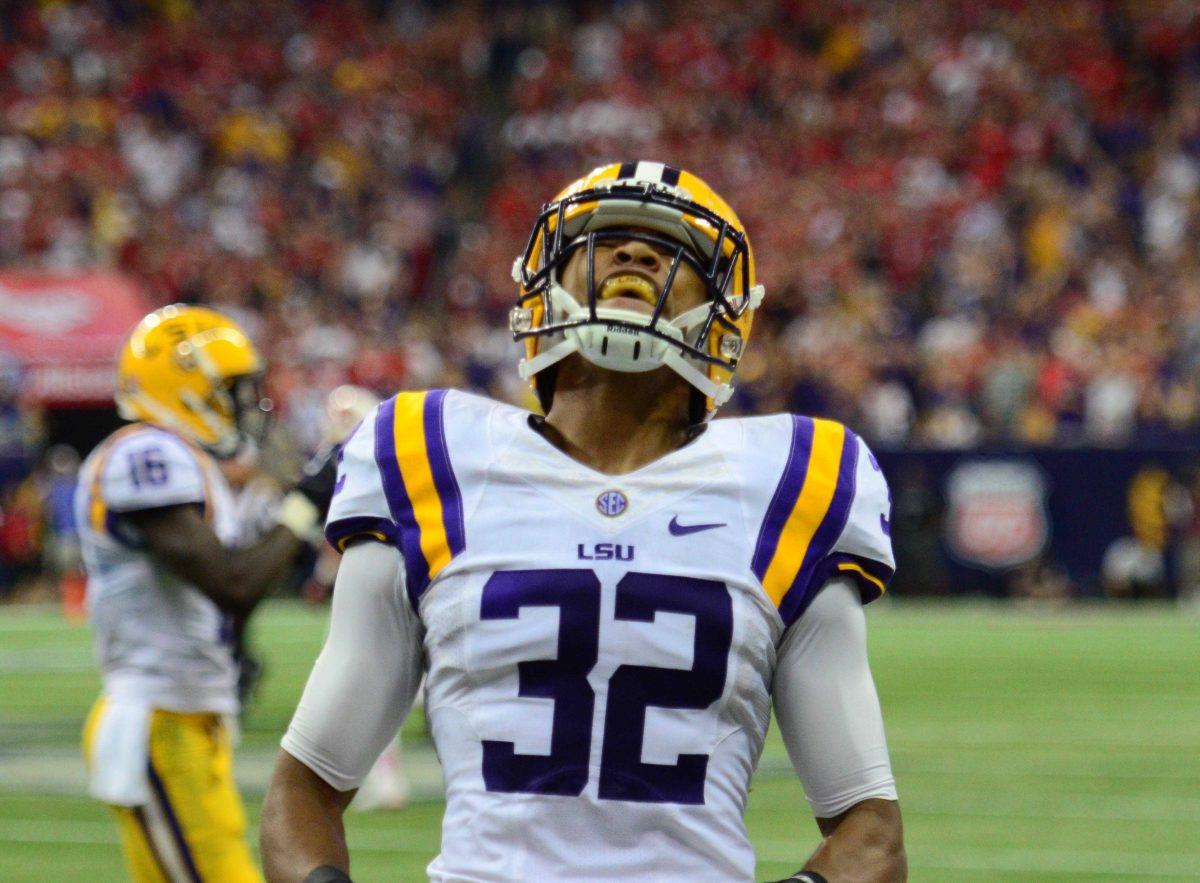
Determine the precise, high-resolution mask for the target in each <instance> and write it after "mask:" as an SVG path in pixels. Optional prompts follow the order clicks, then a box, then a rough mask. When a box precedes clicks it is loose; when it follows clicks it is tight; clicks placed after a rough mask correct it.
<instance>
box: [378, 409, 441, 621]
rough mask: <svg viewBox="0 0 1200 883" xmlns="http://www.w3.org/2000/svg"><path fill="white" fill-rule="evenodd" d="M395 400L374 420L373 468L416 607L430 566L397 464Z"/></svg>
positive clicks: (427, 579) (410, 596)
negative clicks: (376, 470) (395, 530)
mask: <svg viewBox="0 0 1200 883" xmlns="http://www.w3.org/2000/svg"><path fill="white" fill-rule="evenodd" d="M395 432H396V399H395V397H393V398H390V399H388V400H387V401H386V402H384V403H383V404H382V405H380V406H379V414H378V415H377V416H376V417H375V465H376V466H378V467H379V475H380V477H381V478H382V480H383V493H384V496H385V497H387V504H388V511H389V512H391V513H392V520H393V521H395V522H396V524H397V525H398V526H399V528H400V537H399V539H400V553H401V554H402V555H403V556H404V570H405V577H406V580H405V582H406V588H407V589H408V597H409V598H411V599H412V602H413V607H414V608H415V607H416V603H417V599H419V598H420V597H421V593H422V592H424V591H425V587H426V586H428V585H429V563H428V562H427V561H426V560H425V554H424V553H423V552H422V551H421V529H420V527H418V526H417V519H416V516H415V515H413V508H412V502H411V501H410V500H409V499H408V491H407V490H405V488H404V478H403V476H401V475H400V464H399V463H398V462H397V460H396V437H395Z"/></svg>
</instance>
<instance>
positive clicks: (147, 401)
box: [75, 305, 335, 883]
mask: <svg viewBox="0 0 1200 883" xmlns="http://www.w3.org/2000/svg"><path fill="white" fill-rule="evenodd" d="M262 371H263V365H262V362H261V360H260V358H259V356H258V353H257V352H256V350H255V348H254V346H253V344H252V343H251V342H250V340H249V338H248V337H247V336H246V335H245V334H244V333H243V332H242V330H241V328H239V327H238V326H237V324H236V323H234V322H233V321H232V320H231V319H229V318H228V317H227V316H224V315H222V314H220V313H218V312H216V311H214V310H210V309H206V308H203V307H192V306H182V305H176V306H169V307H163V308H162V309H160V310H156V311H155V312H153V313H151V314H150V315H148V316H146V317H145V318H144V319H143V320H142V321H141V323H139V324H138V326H137V327H136V328H135V329H134V331H133V333H132V334H131V336H130V338H129V340H128V341H127V342H126V344H125V347H124V349H123V350H122V353H121V356H120V362H119V366H118V389H117V394H116V401H117V407H118V410H119V412H120V413H121V416H123V417H124V418H125V419H127V420H130V421H132V422H131V423H130V425H128V426H126V427H124V428H122V429H120V430H118V431H117V432H115V433H113V434H112V435H110V436H109V437H108V438H107V439H106V440H105V441H104V442H102V443H101V444H100V445H99V446H98V447H97V448H96V450H95V451H93V452H92V454H91V455H90V456H89V457H88V459H87V460H86V461H85V463H84V465H83V467H82V469H81V471H80V479H79V488H78V490H77V492H76V500H75V506H76V514H77V520H78V523H79V524H80V526H81V527H80V537H81V543H82V547H83V556H84V563H85V565H86V567H87V575H88V592H87V601H88V613H89V618H90V620H91V623H92V629H93V631H94V638H95V652H96V659H97V662H98V663H99V665H100V669H101V675H102V680H103V692H102V695H101V697H100V699H99V700H98V701H97V702H96V704H95V706H94V707H93V709H92V713H91V714H90V716H89V718H88V723H87V725H86V728H85V733H84V755H85V758H86V760H87V763H88V768H89V773H90V783H89V790H90V792H91V793H92V795H93V796H94V797H96V798H98V799H100V800H102V801H104V802H105V803H107V804H109V805H110V806H111V807H112V809H113V812H114V814H115V816H116V819H117V823H118V827H119V828H120V833H121V843H122V848H123V850H124V853H125V859H126V865H127V867H128V870H129V874H130V876H131V877H132V878H133V879H134V880H138V881H162V880H170V881H190V883H195V881H201V880H213V881H217V880H220V881H235V883H241V881H254V880H261V879H262V877H261V875H260V874H259V871H258V868H257V867H256V865H255V863H254V860H253V857H252V855H251V853H250V849H249V846H248V844H247V843H246V836H245V832H246V819H245V813H244V811H243V809H242V804H241V800H240V798H239V796H238V793H237V790H236V788H235V786H234V781H233V774H232V761H231V757H230V736H229V731H228V729H227V727H226V725H225V719H226V718H228V717H230V716H232V715H234V714H236V712H237V710H238V700H237V667H236V664H235V661H234V657H233V646H232V637H233V635H232V622H233V618H234V617H235V616H236V617H242V618H244V617H245V616H246V615H248V614H249V611H250V610H251V609H252V608H253V607H254V605H255V604H256V603H257V602H258V601H259V600H260V599H261V598H262V597H263V595H264V594H265V593H266V592H267V591H268V590H269V589H270V588H271V587H272V586H273V585H275V584H276V582H277V581H278V579H279V578H280V577H281V576H282V575H283V573H284V572H285V571H286V569H287V568H288V567H289V566H290V565H291V563H292V561H293V560H294V558H295V556H296V553H297V552H299V551H300V550H301V548H302V547H303V546H304V544H306V543H309V542H313V541H314V536H315V537H317V538H318V539H319V536H320V522H321V520H322V518H323V516H324V511H325V509H326V507H327V505H328V501H329V498H330V496H331V495H332V493H333V481H334V478H335V472H334V465H333V460H332V458H329V459H327V460H325V461H322V460H317V461H314V464H311V466H310V469H309V471H308V472H307V473H306V475H305V477H304V479H302V481H301V483H300V484H299V485H298V486H297V488H296V489H295V490H293V491H292V492H291V493H290V494H289V495H288V496H287V497H286V498H285V499H284V501H283V503H282V505H281V507H280V510H279V515H278V521H279V523H278V524H277V525H275V526H274V527H273V528H272V529H270V530H268V531H267V532H266V534H265V535H264V536H262V537H261V538H259V539H258V540H256V541H255V542H253V543H250V544H248V545H242V546H241V547H239V548H234V546H235V545H236V544H237V543H236V541H237V538H238V536H239V533H240V529H241V525H239V523H238V518H237V513H236V508H235V503H234V498H233V494H232V491H231V490H230V487H229V485H228V483H227V482H226V479H225V477H224V475H223V474H222V472H221V469H220V468H219V466H218V463H217V461H216V459H214V458H226V457H230V456H232V455H234V454H236V453H238V452H239V451H240V450H242V449H243V448H244V447H245V446H246V445H247V444H249V443H251V440H252V439H253V438H254V437H255V436H258V435H259V434H260V433H261V431H262V429H264V428H265V421H266V418H267V410H268V409H267V407H266V406H267V405H268V404H269V402H267V401H266V400H265V399H263V397H262V395H261V392H260V387H261V377H262Z"/></svg>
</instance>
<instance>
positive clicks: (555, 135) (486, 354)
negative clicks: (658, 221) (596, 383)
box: [0, 0, 1200, 447]
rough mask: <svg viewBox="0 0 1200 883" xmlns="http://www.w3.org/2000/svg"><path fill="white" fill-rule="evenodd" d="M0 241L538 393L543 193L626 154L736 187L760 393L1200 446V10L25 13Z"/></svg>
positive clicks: (424, 376)
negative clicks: (519, 281)
mask: <svg viewBox="0 0 1200 883" xmlns="http://www.w3.org/2000/svg"><path fill="white" fill-rule="evenodd" d="M2 9H3V11H2V12H0V27H2V28H3V34H4V40H3V44H2V46H0V107H2V108H3V113H2V115H0V261H2V262H3V263H4V264H6V265H13V264H19V265H22V266H30V265H33V266H42V267H47V268H68V267H78V266H92V265H96V264H100V265H107V266H114V267H117V268H120V269H121V270H123V271H126V272H128V273H130V274H132V275H133V276H135V277H136V278H137V279H139V280H141V281H142V282H143V284H144V285H145V286H146V287H147V289H148V290H149V292H150V294H151V296H152V298H153V300H154V301H155V302H158V303H166V302H170V301H176V300H187V301H198V302H207V303H212V304H215V305H218V306H220V307H223V308H227V309H232V310H233V311H235V312H236V313H237V314H238V316H239V318H241V319H243V320H248V321H250V323H251V324H252V325H253V326H254V327H255V328H256V331H257V335H258V337H259V339H260V340H261V341H262V342H263V343H264V344H265V346H266V348H267V350H268V351H269V354H270V356H271V358H272V360H273V364H274V369H273V374H272V378H271V381H272V387H273V391H274V393H275V395H276V397H277V398H278V399H279V401H280V402H282V404H283V412H284V414H285V415H286V416H287V418H288V420H289V422H290V423H291V424H292V425H293V426H294V427H295V428H296V429H297V430H298V432H299V433H300V434H301V435H302V436H303V434H304V433H305V432H311V429H309V428H308V427H311V426H312V425H314V424H315V421H313V420H311V419H310V417H311V415H312V413H313V411H314V409H316V408H317V407H319V403H320V402H321V401H322V399H323V395H324V393H325V392H326V391H327V390H329V389H330V388H332V387H333V386H334V385H336V384H337V383H340V382H344V381H345V380H347V379H349V380H353V381H356V382H359V383H362V384H365V385H367V386H370V387H374V388H377V389H379V390H381V391H382V390H391V389H394V388H396V387H398V386H401V385H407V386H422V385H434V384H440V385H454V386H465V387H471V388H477V389H480V390H483V391H486V392H489V393H490V394H493V395H498V396H502V397H508V398H515V397H519V396H521V395H522V390H521V389H520V388H519V385H518V382H517V380H516V375H515V372H514V371H513V369H512V363H513V353H514V349H513V347H512V345H511V344H510V343H509V341H508V337H507V334H506V332H505V331H504V330H503V325H504V321H503V317H504V313H505V311H506V309H507V307H508V306H509V305H510V302H511V298H512V294H513V285H512V282H511V280H510V278H509V269H510V267H511V264H512V259H513V257H514V256H515V255H516V254H517V253H518V252H519V251H520V249H521V248H522V246H523V244H524V237H525V236H526V234H527V230H528V226H529V224H530V221H531V219H532V218H533V216H534V214H535V212H536V209H537V208H538V207H539V205H540V204H541V203H542V202H543V201H546V200H547V199H548V198H549V197H551V196H552V195H553V194H554V192H555V191H556V190H557V189H558V188H559V187H561V185H562V184H563V183H564V182H566V181H567V180H570V179H572V178H573V177H575V176H577V175H578V174H579V173H580V172H581V171H582V170H584V169H586V168H588V167H590V166H591V165H593V164H596V163H598V162H600V161H602V160H609V159H614V158H617V159H621V158H629V157H646V158H659V159H669V160H670V161H671V162H672V163H675V164H678V165H684V166H687V167H689V168H693V169H694V170H696V171H698V172H699V173H700V174H702V175H704V176H705V177H707V178H708V179H709V180H710V181H711V182H712V183H713V184H714V185H715V186H716V187H717V189H718V190H720V191H721V192H724V193H727V194H728V195H729V197H730V199H731V201H732V202H733V203H734V205H735V206H736V207H737V208H738V209H739V210H740V212H741V213H742V216H743V220H744V221H745V222H746V224H747V226H748V228H749V229H750V231H751V234H752V236H753V240H754V243H755V246H756V249H757V258H758V263H759V268H760V275H761V277H762V278H763V280H764V281H765V283H766V285H767V291H768V296H769V301H768V303H769V308H768V309H767V310H765V311H764V312H765V314H766V315H765V316H763V318H762V320H761V322H760V323H759V325H758V328H757V329H756V343H755V345H754V346H753V347H752V349H751V355H750V356H749V357H748V359H747V361H746V363H744V365H743V370H742V372H741V379H742V388H741V393H740V396H739V398H738V400H737V402H736V408H737V409H740V410H741V411H743V412H753V411H757V410H767V409H777V408H788V409H792V410H796V411H801V412H807V413H816V414H826V415H830V416H835V417H838V418H841V419H843V420H845V421H847V422H849V423H850V424H851V425H853V426H855V427H856V428H858V429H860V430H861V431H862V432H863V433H864V434H865V435H866V436H868V437H869V438H871V439H873V440H874V441H875V443H877V444H883V445H889V444H891V445H898V444H915V445H923V446H935V447H958V446H973V445H978V444H983V443H986V442H988V441H994V440H1015V441H1018V442H1022V443H1029V444H1035V445H1060V444H1061V445H1076V444H1088V443H1094V444H1101V445H1110V444H1127V443H1131V442H1133V443H1137V442H1144V443H1150V444H1157V443H1168V444H1169V443H1177V442H1181V441H1183V442H1187V441H1194V440H1196V439H1197V437H1200V391H1198V382H1200V381H1198V378H1200V370H1198V369H1200V273H1198V272H1197V270H1198V264H1200V251H1198V249H1197V239H1198V236H1197V234H1198V233H1200V230H1198V225H1200V8H1198V7H1197V6H1196V5H1195V4H1194V3H1193V2H1190V0H1158V2H1132V0H1130V2H1115V0H1113V2H1102V0H1070V2H1060V3H1053V4H1045V3H1037V2H1032V0H1028V2H1026V0H991V2H983V0H976V2H970V0H964V2H960V3H947V4H941V3H937V4H931V3H926V2H920V0H897V2H865V0H857V2H855V0H841V2H807V0H775V2H766V0H758V2H745V0H736V2H735V0H716V2H708V3H704V4H694V3H687V2H674V3H667V4H650V3H644V2H637V0H633V2H615V3H590V4H573V3H555V2H546V0H543V2H533V0H529V2H523V3H522V2H471V3H451V4H444V3H432V2H428V3H419V2H394V3H388V2H382V0H381V2H374V3H371V2H339V3H320V2H309V3H304V2H279V0H266V2H263V0H256V2H242V0H234V2H225V0H223V2H203V0H192V2H189V0H157V2H146V3H135V2H131V0H106V2H105V0H97V2H91V3H67V2H62V3H59V2H43V3H27V4H4V5H3V7H2Z"/></svg>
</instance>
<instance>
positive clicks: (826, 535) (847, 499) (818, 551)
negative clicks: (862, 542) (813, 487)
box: [779, 429, 858, 625]
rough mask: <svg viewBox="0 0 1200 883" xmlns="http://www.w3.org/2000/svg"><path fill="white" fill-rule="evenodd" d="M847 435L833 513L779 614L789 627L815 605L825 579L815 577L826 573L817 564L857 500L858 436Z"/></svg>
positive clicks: (832, 502) (828, 515) (815, 537)
mask: <svg viewBox="0 0 1200 883" xmlns="http://www.w3.org/2000/svg"><path fill="white" fill-rule="evenodd" d="M845 433H846V435H845V438H844V439H843V441H842V459H841V462H840V463H839V464H838V480H837V486H836V487H835V488H834V490H833V499H832V500H830V501H829V510H828V511H827V512H826V513H825V517H824V518H823V519H822V520H821V526H820V527H818V528H817V531H816V533H814V534H813V538H812V542H811V543H809V544H808V550H807V551H806V552H805V553H804V561H803V562H802V563H801V565H800V571H799V572H798V573H797V574H796V581H795V582H794V583H792V586H791V588H789V589H788V591H787V594H786V595H784V596H783V600H782V601H781V602H780V604H779V615H780V616H781V617H782V618H783V621H784V623H785V624H788V625H790V624H791V623H793V622H795V621H796V620H797V619H798V618H799V616H800V612H802V611H803V610H804V609H805V608H807V607H808V605H809V603H810V602H811V600H812V597H811V596H812V595H813V593H815V592H817V591H818V590H819V589H820V588H821V583H822V582H823V580H821V581H818V580H816V579H814V576H815V575H816V574H817V573H818V572H821V571H822V570H823V569H822V568H819V567H817V565H818V564H819V563H820V562H821V561H823V560H824V559H825V558H826V557H827V556H828V555H829V553H830V551H832V549H833V545H834V543H836V542H837V541H838V537H840V536H841V535H842V531H843V530H844V529H845V527H846V519H847V518H849V516H850V503H851V502H852V501H853V500H854V491H855V486H856V484H857V478H858V437H857V436H856V435H855V434H854V433H853V432H851V431H850V430H849V429H846V430H845Z"/></svg>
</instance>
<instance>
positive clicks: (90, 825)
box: [0, 603, 1200, 883]
mask: <svg viewBox="0 0 1200 883" xmlns="http://www.w3.org/2000/svg"><path fill="white" fill-rule="evenodd" d="M870 622H871V635H872V660H873V664H874V668H875V674H876V678H877V680H878V683H879V689H880V693H881V696H882V699H883V705H884V711H885V715H886V718H887V723H888V732H889V737H890V741H891V748H892V758H893V763H894V766H895V770H896V775H897V778H898V780H899V785H900V790H901V798H902V805H903V808H904V817H905V825H906V829H907V841H908V853H909V863H910V867H911V870H912V879H913V880H917V881H925V880H947V881H949V880H954V881H962V880H971V881H976V880H1024V881H1047V880H1072V881H1077V880H1120V879H1126V880H1152V879H1191V880H1200V834H1198V833H1197V832H1198V831H1200V621H1198V620H1197V618H1196V616H1195V614H1185V613H1182V612H1180V611H1178V610H1174V609H1169V608H1166V607H1154V608H1131V607H1101V608H1088V609H1073V610H1066V611H1057V612H1055V611H1047V610H1039V609H1028V610H1017V609H1013V608H994V609H991V608H979V607H963V608H953V607H945V606H930V605H924V604H921V605H917V604H897V605H894V606H892V607H890V608H885V607H884V606H883V605H875V607H874V608H872V611H871V615H870ZM323 629H324V619H323V615H322V614H321V613H317V612H313V611H311V610H308V609H306V608H302V607H300V606H298V605H293V604H287V603H276V604H274V605H272V606H270V607H268V608H267V609H266V610H265V611H264V612H263V614H262V615H261V616H260V618H259V620H258V622H257V627H256V632H255V638H256V642H257V644H258V646H259V647H260V648H261V650H262V653H263V655H264V656H265V658H266V660H267V664H268V672H267V678H266V680H265V682H264V684H263V688H262V691H261V693H260V695H259V699H258V702H257V703H256V704H255V706H254V707H253V709H252V711H251V713H250V714H249V717H248V719H247V722H246V724H247V726H246V733H245V737H244V741H243V744H242V746H241V748H240V753H239V761H238V764H239V767H238V775H239V779H241V780H242V782H243V790H244V793H245V794H246V795H247V797H248V802H249V804H250V814H251V819H252V820H256V819H257V815H258V807H259V802H260V800H261V796H262V794H261V792H262V787H263V784H264V782H265V780H266V776H267V773H268V770H269V765H270V762H271V756H272V754H273V751H274V744H275V743H276V741H277V739H278V736H279V734H280V733H281V731H282V730H283V728H284V727H285V726H286V724H287V720H288V716H289V713H290V710H291V708H292V706H293V704H294V702H295V700H296V697H297V696H298V694H299V691H300V688H301V686H302V684H303V679H304V676H305V674H306V672H307V670H308V668H309V666H310V664H311V661H312V659H313V657H314V655H315V653H316V651H317V649H318V647H319V644H320V641H321V638H322V634H323ZM88 640H89V639H88V633H87V630H86V628H84V627H78V626H75V627H72V626H68V625H66V624H65V623H64V622H63V621H62V620H61V619H59V618H58V616H57V615H56V614H54V613H53V612H50V611H46V610H41V611H29V610H21V609H5V610H0V880H2V881H18V880H21V881H23V880H38V881H60V880H86V881H88V883H103V881H109V880H120V879H121V873H122V871H121V859H120V855H119V853H118V850H117V845H116V832H115V828H114V827H113V826H112V825H111V824H110V822H109V819H108V818H107V815H106V812H105V810H104V809H103V808H101V807H99V806H97V805H95V804H93V803H92V802H90V801H89V800H88V799H87V798H86V797H85V796H83V794H82V776H83V770H82V763H81V762H80V761H79V759H78V749H77V741H78V732H79V728H80V725H81V722H82V719H83V715H84V713H85V711H86V709H87V707H88V705H89V704H90V702H91V700H92V698H93V696H94V693H95V690H96V678H95V676H94V674H93V673H92V671H91V668H90V655H89V654H90V651H89V644H88ZM416 723H417V726H410V729H412V730H413V731H414V733H416V732H418V731H419V722H416ZM412 761H413V763H414V765H415V767H416V770H415V772H416V773H417V789H418V792H420V793H422V794H424V795H425V796H426V798H427V799H426V800H424V801H423V802H420V803H418V804H417V805H414V806H413V807H411V808H409V809H406V810H403V811H400V812H390V813H364V814H352V815H351V816H350V820H349V824H348V827H349V836H350V843H351V851H352V854H353V857H354V872H355V879H356V880H362V881H372V880H417V879H421V871H422V869H423V867H424V865H425V863H426V862H427V861H428V860H429V858H430V857H431V856H432V855H433V853H434V851H435V849H436V845H437V838H438V825H439V820H440V816H441V807H440V804H439V803H438V802H437V800H436V796H435V791H436V782H437V775H436V768H435V767H434V765H433V760H432V755H431V752H429V750H428V749H427V748H421V747H420V746H417V747H416V748H415V749H414V751H413V753H412ZM748 823H749V827H750V833H751V837H752V839H753V841H754V844H755V846H756V847H757V849H758V853H759V857H760V865H759V870H760V873H761V875H762V876H763V877H765V878H767V879H770V878H771V877H772V876H773V877H776V878H777V877H780V876H783V875H784V873H787V872H791V871H793V870H795V869H796V867H798V866H799V865H800V863H801V861H802V859H803V857H804V856H805V855H806V854H807V853H808V852H809V851H810V850H811V849H812V848H813V847H814V845H815V843H816V838H817V834H816V828H815V826H814V824H813V823H812V821H811V819H810V817H809V814H808V809H807V804H806V803H805V802H804V798H803V795H802V793H801V791H800V788H799V785H798V784H797V783H796V781H795V780H794V777H793V776H792V774H791V771H790V767H789V766H788V764H787V760H786V757H785V756H784V754H783V750H782V748H781V746H780V745H779V743H778V742H777V741H776V740H775V739H774V738H772V740H771V741H770V742H769V743H768V747H767V751H766V754H765V755H764V757H763V761H762V764H761V766H760V770H759V775H758V777H757V779H756V780H755V784H754V789H753V792H752V794H751V798H750V809H749V813H748ZM254 833H255V837H257V831H255V832H254Z"/></svg>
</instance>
